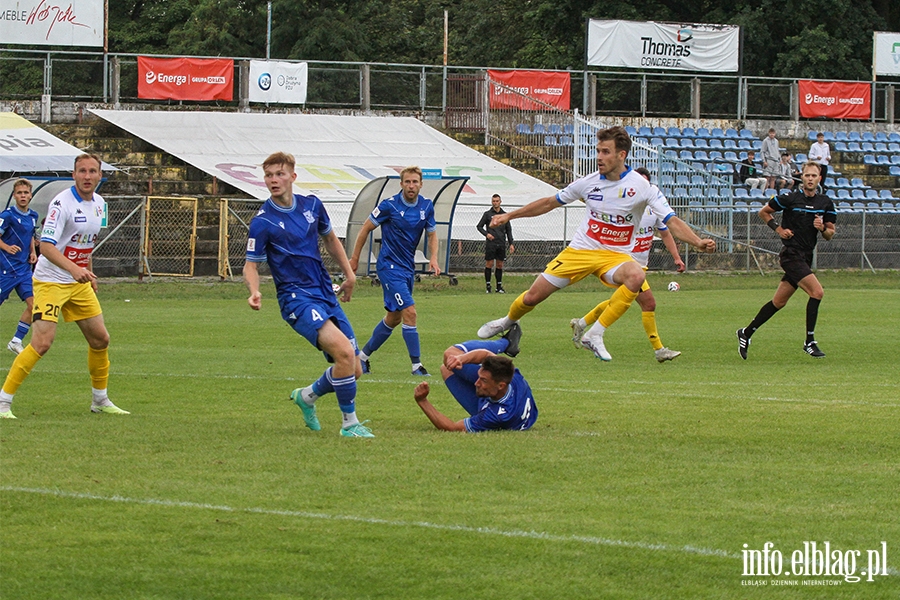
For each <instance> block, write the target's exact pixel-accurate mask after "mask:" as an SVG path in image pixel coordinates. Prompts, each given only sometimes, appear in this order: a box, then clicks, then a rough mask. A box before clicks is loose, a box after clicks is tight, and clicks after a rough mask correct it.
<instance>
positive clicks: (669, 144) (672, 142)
mask: <svg viewBox="0 0 900 600" xmlns="http://www.w3.org/2000/svg"><path fill="white" fill-rule="evenodd" d="M665 146H666V148H678V147H679V146H681V144H679V143H678V140H677V139H676V138H666V143H665Z"/></svg>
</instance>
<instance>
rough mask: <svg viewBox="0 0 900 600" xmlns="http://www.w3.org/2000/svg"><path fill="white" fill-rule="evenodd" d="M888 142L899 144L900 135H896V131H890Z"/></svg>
mask: <svg viewBox="0 0 900 600" xmlns="http://www.w3.org/2000/svg"><path fill="white" fill-rule="evenodd" d="M888 141H891V142H900V133H897V132H896V131H892V132H891V133H890V134H889V135H888Z"/></svg>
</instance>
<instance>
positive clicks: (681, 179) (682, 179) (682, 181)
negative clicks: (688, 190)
mask: <svg viewBox="0 0 900 600" xmlns="http://www.w3.org/2000/svg"><path fill="white" fill-rule="evenodd" d="M675 184H676V185H679V186H682V187H687V186H689V185H691V180H690V179H688V176H687V175H677V176H676V177H675Z"/></svg>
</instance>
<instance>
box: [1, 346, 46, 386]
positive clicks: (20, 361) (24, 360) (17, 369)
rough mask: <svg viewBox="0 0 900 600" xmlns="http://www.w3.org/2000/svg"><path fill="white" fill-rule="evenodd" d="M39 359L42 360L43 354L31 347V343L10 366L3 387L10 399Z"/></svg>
mask: <svg viewBox="0 0 900 600" xmlns="http://www.w3.org/2000/svg"><path fill="white" fill-rule="evenodd" d="M39 360H41V355H40V354H38V353H37V350H35V349H34V348H32V347H31V344H28V345H27V346H25V349H24V350H22V352H21V353H20V354H19V355H18V356H17V357H16V358H15V360H14V361H13V363H12V365H11V366H10V367H9V373H7V374H6V381H5V382H4V383H3V388H2V389H3V391H4V392H5V393H6V394H9V397H10V400H12V397H13V396H14V395H15V393H16V392H17V391H18V390H19V386H20V385H22V382H23V381H25V378H26V377H28V374H29V373H31V369H33V368H34V365H36V364H37V361H39Z"/></svg>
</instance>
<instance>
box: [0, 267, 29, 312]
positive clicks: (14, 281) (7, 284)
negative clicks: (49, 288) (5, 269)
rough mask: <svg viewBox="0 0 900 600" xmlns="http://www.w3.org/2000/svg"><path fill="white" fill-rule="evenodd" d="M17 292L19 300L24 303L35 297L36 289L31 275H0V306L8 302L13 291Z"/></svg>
mask: <svg viewBox="0 0 900 600" xmlns="http://www.w3.org/2000/svg"><path fill="white" fill-rule="evenodd" d="M13 290H16V293H17V294H18V295H19V300H22V301H23V302H24V301H25V300H26V299H28V298H31V297H33V296H34V288H33V287H32V285H31V273H30V272H27V273H24V274H22V275H13V276H8V275H0V304H3V303H4V302H6V299H7V298H9V295H10V294H12V291H13Z"/></svg>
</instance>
